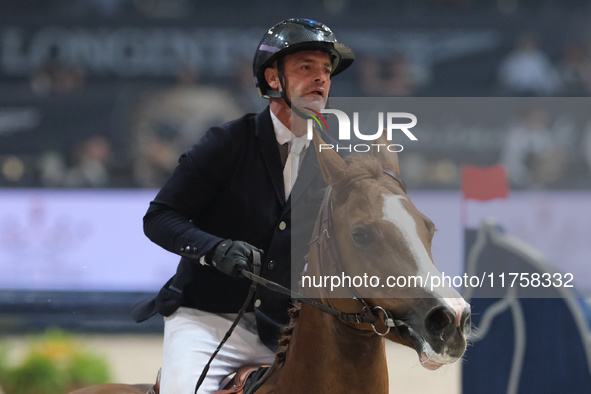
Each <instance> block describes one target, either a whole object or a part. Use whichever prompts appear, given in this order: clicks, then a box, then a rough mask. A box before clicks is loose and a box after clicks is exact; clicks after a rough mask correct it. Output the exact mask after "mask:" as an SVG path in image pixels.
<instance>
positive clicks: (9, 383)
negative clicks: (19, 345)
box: [0, 330, 110, 394]
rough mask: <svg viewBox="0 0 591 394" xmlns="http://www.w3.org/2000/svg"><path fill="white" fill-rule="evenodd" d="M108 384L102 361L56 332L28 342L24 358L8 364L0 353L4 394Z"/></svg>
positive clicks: (59, 392)
mask: <svg viewBox="0 0 591 394" xmlns="http://www.w3.org/2000/svg"><path fill="white" fill-rule="evenodd" d="M109 381H110V373H109V369H108V366H107V363H106V361H105V360H104V359H103V358H101V357H99V356H96V355H93V354H91V353H89V352H88V351H87V350H86V349H85V348H84V346H82V344H81V343H79V342H78V341H76V340H74V339H73V338H71V337H70V336H69V335H67V334H66V333H64V332H62V331H59V330H48V331H47V332H45V333H44V334H43V335H41V336H38V337H34V338H33V339H31V341H30V343H29V344H28V346H27V350H26V352H25V355H24V357H23V358H22V360H20V362H18V363H12V364H11V363H10V362H9V360H8V351H7V347H6V346H4V347H3V350H0V386H1V387H2V389H3V390H4V392H5V393H6V394H63V393H65V392H67V391H69V390H72V389H74V388H77V387H84V386H90V385H93V384H101V383H106V382H109Z"/></svg>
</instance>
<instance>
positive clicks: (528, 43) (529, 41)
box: [499, 34, 560, 96]
mask: <svg viewBox="0 0 591 394" xmlns="http://www.w3.org/2000/svg"><path fill="white" fill-rule="evenodd" d="M499 82H500V84H501V87H502V88H503V90H504V92H505V93H506V94H508V95H511V96H551V95H554V94H556V93H557V92H558V89H559V87H560V83H559V77H558V73H557V71H556V69H555V67H554V66H553V65H552V63H551V62H550V59H549V58H548V56H547V55H546V54H545V53H544V52H543V51H542V50H541V49H540V48H539V46H538V42H537V40H536V38H535V37H534V36H533V35H530V34H525V35H522V36H521V37H520V38H519V39H518V41H517V43H516V45H515V49H514V50H513V51H512V52H511V53H509V55H508V56H507V57H505V59H504V60H503V61H502V63H501V65H500V67H499Z"/></svg>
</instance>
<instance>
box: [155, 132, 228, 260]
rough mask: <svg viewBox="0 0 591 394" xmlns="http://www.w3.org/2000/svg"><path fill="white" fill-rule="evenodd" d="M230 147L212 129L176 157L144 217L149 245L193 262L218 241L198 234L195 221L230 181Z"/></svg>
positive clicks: (220, 134)
mask: <svg viewBox="0 0 591 394" xmlns="http://www.w3.org/2000/svg"><path fill="white" fill-rule="evenodd" d="M233 145H234V142H233V141H232V140H231V138H230V136H229V135H228V133H227V132H226V130H224V129H221V128H212V129H210V130H209V131H208V132H207V133H206V134H205V135H204V136H203V138H201V140H200V141H199V142H198V143H197V144H196V145H195V146H193V148H191V149H190V150H189V151H187V152H186V153H184V154H183V155H182V156H181V157H180V159H179V163H178V165H177V167H176V168H175V170H174V171H173V173H172V175H171V176H170V178H169V179H168V180H167V181H166V183H165V184H164V186H163V187H162V188H161V189H160V191H159V192H158V194H157V195H156V198H155V199H154V200H153V201H152V202H151V203H150V206H149V208H148V211H147V213H146V215H145V216H144V233H145V234H146V236H147V237H148V238H149V239H150V240H151V241H153V242H154V243H156V244H158V245H159V246H161V247H163V248H164V249H166V250H168V251H170V252H172V253H176V254H179V255H181V256H184V257H191V258H195V259H198V258H200V257H201V256H202V255H204V254H205V253H207V252H208V251H209V250H210V249H212V248H213V247H214V246H215V245H217V244H218V243H219V242H220V241H222V238H220V237H217V236H215V235H213V234H209V233H207V232H205V231H202V230H201V229H200V228H199V223H198V222H197V220H196V218H198V217H199V216H200V215H201V214H202V213H203V211H204V210H207V209H208V205H209V204H210V203H211V202H212V201H213V200H215V198H216V196H217V195H218V193H221V192H223V188H224V184H225V183H226V182H227V180H228V179H229V178H230V177H231V171H232V168H233V163H232V161H231V158H232V157H233V156H234V155H232V149H233Z"/></svg>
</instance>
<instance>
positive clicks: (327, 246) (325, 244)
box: [195, 168, 406, 393]
mask: <svg viewBox="0 0 591 394" xmlns="http://www.w3.org/2000/svg"><path fill="white" fill-rule="evenodd" d="M382 172H383V173H384V174H386V175H388V176H390V177H391V178H392V179H394V180H395V181H396V182H397V183H398V185H399V186H400V187H401V188H402V190H403V191H404V193H406V185H405V184H404V181H403V180H402V178H401V177H400V175H398V174H397V173H396V172H394V171H392V170H390V169H388V168H382ZM331 191H332V188H331V187H330V186H329V187H327V189H326V192H325V195H324V199H323V200H322V204H321V206H320V211H319V213H318V220H317V222H316V226H315V227H314V232H313V234H315V235H313V237H312V240H311V241H310V242H309V246H310V250H312V249H313V248H314V249H316V253H318V255H317V258H318V259H319V260H318V261H320V259H325V258H326V259H328V260H329V262H330V265H331V266H332V267H333V268H334V269H335V270H336V269H338V267H339V266H340V258H339V257H338V256H337V253H336V251H335V249H334V247H333V244H331V242H330V239H331V234H333V228H334V226H333V221H332V220H333V212H332V200H331V199H330V193H331ZM323 251H324V253H325V255H324V256H323V255H322V252H323ZM252 254H253V270H252V272H250V271H247V270H242V271H241V274H242V275H243V276H244V277H246V278H247V279H250V280H251V281H252V283H251V286H250V289H249V292H248V295H247V297H246V300H245V301H244V304H243V305H242V308H241V309H240V311H239V312H238V315H237V316H236V319H235V320H234V322H233V323H232V326H231V327H230V328H229V329H228V331H227V332H226V335H225V336H224V338H223V339H222V340H221V342H220V343H219V345H218V347H217V349H216V350H215V351H214V352H213V354H212V355H211V357H210V359H209V361H208V362H207V364H206V365H205V367H204V368H203V371H202V372H201V376H200V377H199V380H198V381H197V384H196V386H195V393H197V390H198V389H199V387H200V386H201V384H202V383H203V380H204V379H205V376H206V375H207V372H208V370H209V366H210V365H211V362H212V361H213V359H214V358H215V356H216V355H217V354H218V352H219V351H220V349H221V348H222V346H223V345H224V344H225V343H226V341H227V340H228V339H229V338H230V335H232V332H233V331H234V328H236V326H237V325H238V322H239V321H240V319H241V318H242V316H243V315H244V313H245V312H246V309H247V308H248V306H249V305H250V303H251V302H252V299H253V297H254V294H255V292H256V288H257V286H258V285H261V286H263V287H265V288H267V289H269V290H271V291H274V292H277V293H281V294H284V295H287V296H290V297H291V298H293V299H296V300H298V301H300V302H303V303H306V304H309V305H311V306H313V307H315V308H317V309H319V310H321V311H323V312H326V313H329V314H331V315H334V316H336V317H337V318H338V319H340V320H342V321H343V322H346V323H349V324H363V323H365V324H370V325H371V327H372V329H373V331H374V332H375V333H376V334H377V335H379V336H386V335H388V333H389V332H390V330H391V329H392V328H393V329H394V330H395V331H396V332H397V333H399V330H398V327H399V326H404V325H406V324H405V323H404V322H402V321H400V320H398V319H395V318H394V317H393V316H392V313H391V312H390V311H388V310H386V309H384V308H383V307H381V306H370V305H369V304H368V303H367V301H365V300H364V299H363V298H361V297H359V295H358V294H356V292H355V291H354V290H352V289H351V291H352V292H353V293H354V294H353V295H352V299H353V300H355V301H356V302H357V303H358V304H359V306H360V307H361V312H358V313H347V312H342V311H340V310H338V309H336V308H333V307H332V306H330V305H326V304H324V303H322V302H320V301H318V300H317V299H314V298H310V297H306V296H304V295H303V294H301V293H299V292H294V291H292V290H290V289H288V288H286V287H284V286H282V285H280V284H279V283H277V282H273V281H270V280H268V279H265V278H263V277H262V276H260V272H261V255H260V253H259V252H258V251H256V250H253V251H252ZM335 272H337V271H335ZM380 315H383V317H381V316H380ZM381 318H382V319H383V323H384V325H385V326H386V331H385V332H380V331H378V330H377V329H376V326H375V324H376V323H377V322H378V320H380V319H381Z"/></svg>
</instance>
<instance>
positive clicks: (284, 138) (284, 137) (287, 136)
mask: <svg viewBox="0 0 591 394" xmlns="http://www.w3.org/2000/svg"><path fill="white" fill-rule="evenodd" d="M269 112H270V113H271V120H272V121H273V129H274V130H275V138H276V139H277V142H278V143H279V145H283V144H285V143H286V142H290V141H291V140H292V139H294V138H298V139H301V140H304V139H305V145H304V149H305V148H307V147H308V145H310V140H308V137H307V136H306V135H303V136H301V137H296V136H295V134H293V133H292V132H291V130H290V129H288V128H287V126H285V125H284V124H283V123H281V121H280V120H279V118H278V117H277V116H275V114H274V113H273V111H269Z"/></svg>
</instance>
